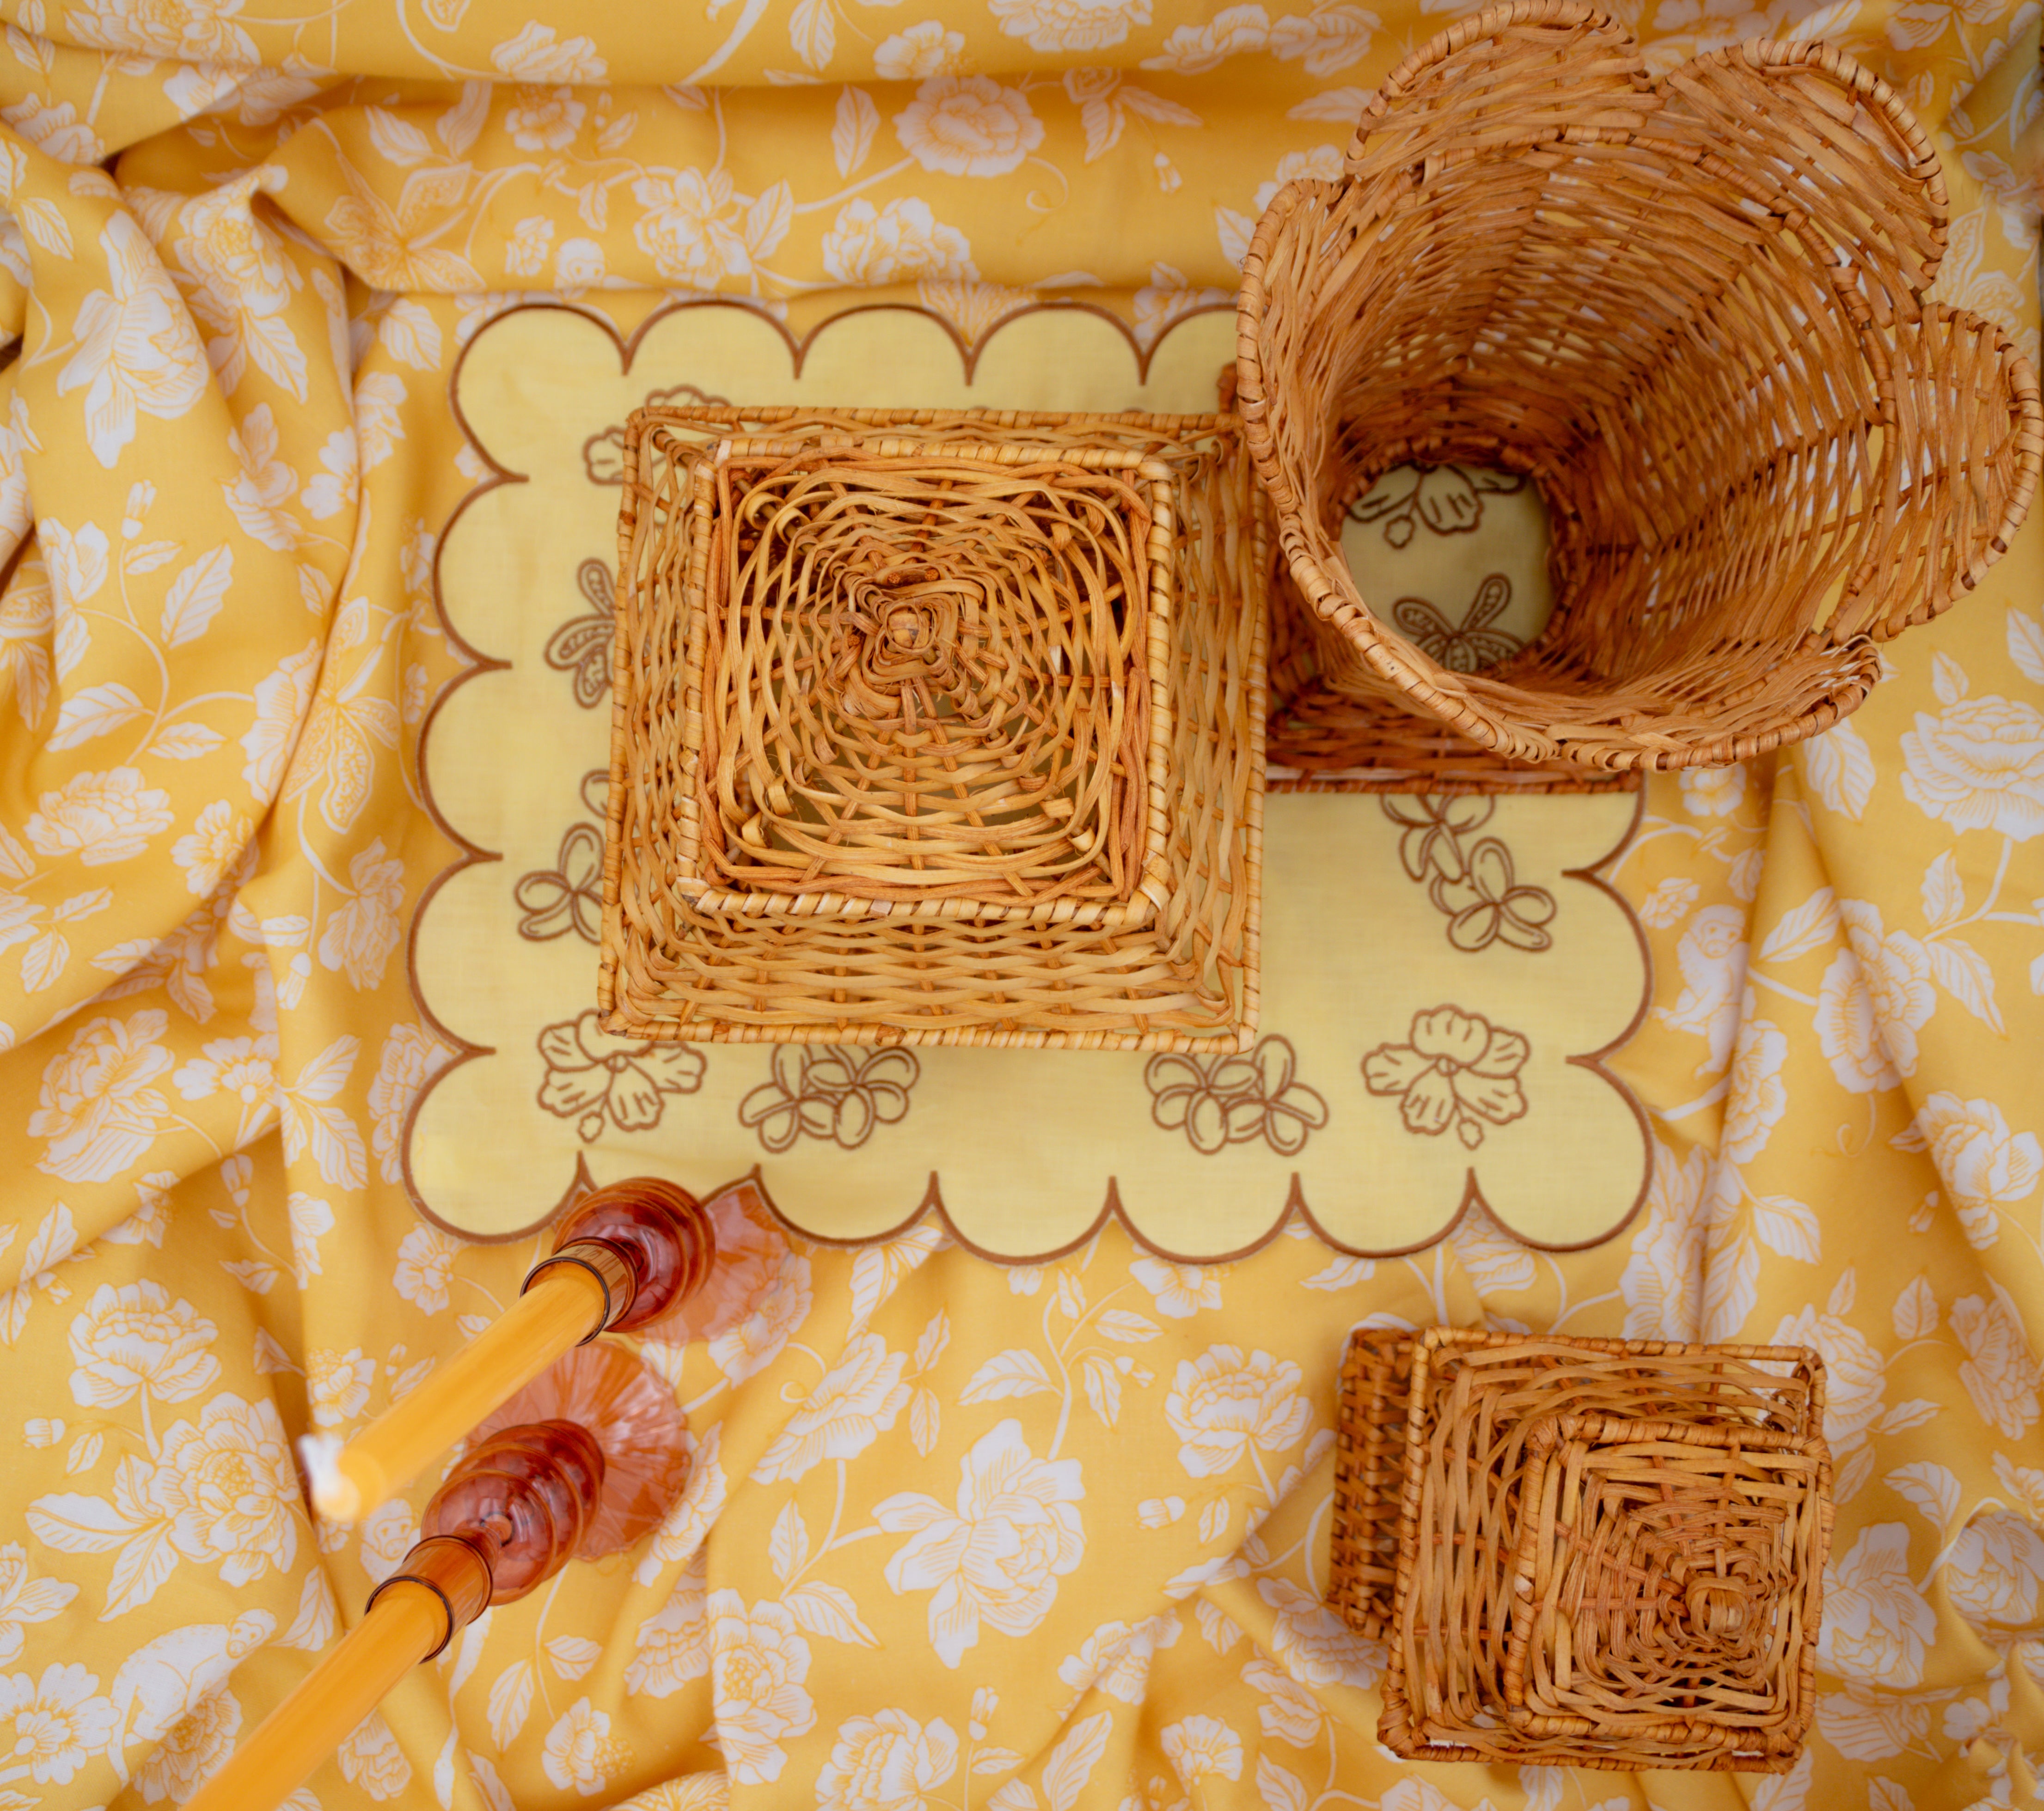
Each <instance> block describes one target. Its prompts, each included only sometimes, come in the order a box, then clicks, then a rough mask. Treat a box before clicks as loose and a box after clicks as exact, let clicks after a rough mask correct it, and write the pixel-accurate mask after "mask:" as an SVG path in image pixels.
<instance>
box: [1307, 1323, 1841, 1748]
mask: <svg viewBox="0 0 2044 1811" xmlns="http://www.w3.org/2000/svg"><path fill="white" fill-rule="evenodd" d="M1822 1422H1823V1366H1822V1363H1821V1361H1820V1360H1819V1359H1818V1358H1817V1357H1816V1356H1815V1354H1814V1353H1812V1352H1805V1351H1804V1350H1802V1349H1798V1348H1786V1347H1785V1348H1773V1347H1758V1346H1715V1347H1714V1346H1701V1345H1666V1344H1661V1343H1658V1342H1649V1341H1596V1340H1572V1339H1566V1338H1561V1337H1546V1338H1543V1337H1521V1336H1516V1335H1508V1334H1493V1333H1462V1332H1457V1331H1454V1330H1452V1329H1445V1328H1435V1329H1430V1330H1429V1331H1428V1332H1427V1333H1424V1334H1422V1335H1421V1336H1420V1337H1418V1338H1414V1337H1411V1336H1409V1335H1403V1334H1386V1333H1363V1334H1358V1336H1357V1337H1356V1338H1355V1339H1354V1341H1351V1343H1350V1349H1349V1354H1348V1358H1347V1364H1346V1365H1345V1367H1344V1374H1343V1397H1342V1429H1341V1436H1340V1460H1339V1465H1338V1468H1337V1477H1336V1485H1335V1530H1334V1561H1335V1583H1334V1586H1333V1588H1332V1590H1331V1592H1330V1597H1331V1601H1332V1602H1334V1604H1335V1607H1336V1608H1337V1609H1338V1610H1340V1611H1341V1612H1342V1613H1343V1615H1344V1616H1345V1617H1347V1619H1348V1621H1350V1624H1351V1625H1353V1626H1354V1627H1355V1628H1356V1629H1358V1631H1359V1632H1360V1633H1362V1634H1364V1635H1366V1636H1369V1637H1370V1638H1372V1639H1377V1640H1385V1641H1386V1642H1387V1643H1388V1644H1389V1664H1388V1667H1387V1671H1386V1676H1385V1709H1384V1715H1383V1719H1382V1721H1381V1724H1380V1725H1379V1735H1380V1736H1381V1739H1382V1740H1383V1741H1384V1742H1385V1745H1386V1746H1387V1747H1389V1748H1391V1749H1392V1750H1393V1752H1396V1753H1397V1754H1400V1755H1404V1756H1407V1757H1408V1758H1410V1759H1427V1760H1485V1761H1494V1762H1507V1761H1509V1762H1516V1763H1521V1764H1537V1765H1556V1766H1575V1767H1608V1768H1634V1767H1712V1768H1723V1769H1731V1770H1738V1771H1782V1770H1784V1769H1785V1768H1787V1767H1789V1766H1791V1765H1792V1764H1793V1763H1794V1761H1795V1759H1796V1754H1797V1752H1798V1751H1799V1750H1800V1747H1801V1745H1802V1741H1803V1737H1804V1733H1805V1732H1806V1731H1807V1729H1808V1725H1809V1721H1810V1717H1811V1713H1812V1706H1813V1702H1814V1699H1813V1695H1812V1690H1813V1688H1812V1676H1813V1671H1814V1667H1815V1644H1816V1636H1817V1626H1818V1621H1819V1616H1820V1613H1821V1610H1822V1601H1823V1600H1822V1591H1823V1567H1824V1559H1825V1556H1826V1553H1827V1550H1828V1547H1829V1541H1830V1531H1831V1517H1832V1510H1831V1501H1830V1494H1831V1466H1830V1458H1829V1454H1828V1451H1827V1448H1826V1447H1825V1445H1824V1443H1823V1437H1822V1436H1821V1434H1820V1433H1819V1429H1820V1427H1821V1425H1822ZM1400 1423H1402V1427H1401V1425H1400ZM1401 1436H1402V1437H1401Z"/></svg>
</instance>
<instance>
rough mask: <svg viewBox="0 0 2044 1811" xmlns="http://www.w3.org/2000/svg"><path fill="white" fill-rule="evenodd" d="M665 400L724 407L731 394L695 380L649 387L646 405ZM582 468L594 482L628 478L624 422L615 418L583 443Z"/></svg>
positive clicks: (700, 406)
mask: <svg viewBox="0 0 2044 1811" xmlns="http://www.w3.org/2000/svg"><path fill="white" fill-rule="evenodd" d="M663 404H665V405H667V406H668V407H670V408H673V407H674V406H677V405H679V406H681V407H682V408H697V409H724V408H728V407H729V406H730V404H731V398H730V397H725V396H712V395H711V394H709V392H708V391H707V390H700V389H697V388H696V386H694V384H670V385H669V386H667V389H656V390H649V391H647V394H646V406H647V408H648V409H657V408H659V407H660V406H661V405H663ZM582 470H584V471H586V472H587V473H588V474H589V482H590V483H591V484H619V485H621V484H622V483H624V423H623V422H621V421H619V422H614V423H613V424H612V425H611V426H609V427H608V428H605V429H604V431H603V432H601V434H592V435H590V437H589V438H588V439H586V440H585V441H583V442H582Z"/></svg>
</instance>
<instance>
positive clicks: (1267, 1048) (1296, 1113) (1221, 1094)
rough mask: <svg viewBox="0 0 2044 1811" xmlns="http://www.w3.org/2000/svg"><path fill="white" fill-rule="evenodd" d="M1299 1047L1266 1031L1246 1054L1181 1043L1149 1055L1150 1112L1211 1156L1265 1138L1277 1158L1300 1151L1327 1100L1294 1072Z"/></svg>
mask: <svg viewBox="0 0 2044 1811" xmlns="http://www.w3.org/2000/svg"><path fill="white" fill-rule="evenodd" d="M1297 1069H1298V1057H1297V1053H1296V1052H1295V1051H1294V1050H1293V1048H1292V1046H1291V1044H1290V1042H1289V1041H1288V1040H1286V1039H1285V1038H1262V1039H1261V1040H1259V1041H1258V1044H1257V1046H1256V1048H1255V1049H1253V1050H1251V1051H1250V1052H1249V1053H1248V1054H1247V1055H1246V1056H1238V1057H1231V1056H1217V1057H1195V1056H1189V1055H1186V1054H1185V1053H1181V1052H1179V1051H1177V1050H1170V1051H1166V1052H1165V1053H1162V1055H1159V1056H1155V1057H1151V1059H1150V1062H1149V1065H1148V1066H1147V1068H1146V1069H1144V1070H1143V1086H1144V1087H1146V1088H1148V1089H1149V1090H1150V1095H1151V1099H1150V1117H1151V1118H1152V1119H1154V1120H1155V1122H1157V1123H1158V1125H1159V1126H1162V1127H1163V1128H1164V1130H1166V1131H1167V1132H1176V1131H1181V1130H1182V1131H1183V1132H1184V1133H1185V1138H1186V1140H1187V1141H1188V1142H1189V1144H1190V1145H1192V1147H1193V1149H1194V1150H1196V1151H1198V1152H1200V1153H1202V1154H1203V1155H1204V1156H1207V1157H1212V1156H1214V1155H1215V1154H1216V1153H1217V1152H1220V1151H1223V1150H1225V1149H1227V1148H1228V1146H1229V1145H1246V1144H1251V1143H1253V1142H1254V1141H1255V1140H1257V1139H1258V1138H1261V1139H1262V1140H1263V1141H1264V1142H1265V1143H1266V1144H1267V1145H1270V1148H1271V1149H1273V1150H1274V1151H1275V1152H1277V1154H1278V1155H1279V1156H1280V1157H1297V1155H1298V1153H1300V1152H1301V1151H1302V1150H1304V1149H1305V1148H1306V1140H1307V1139H1308V1138H1309V1137H1310V1136H1311V1135H1312V1134H1313V1133H1315V1132H1317V1131H1318V1130H1320V1128H1321V1127H1322V1126H1325V1125H1326V1124H1327V1102H1326V1101H1324V1099H1321V1098H1320V1095H1319V1094H1317V1093H1316V1092H1315V1091H1314V1090H1313V1089H1312V1088H1308V1087H1307V1086H1306V1084H1304V1082H1302V1081H1300V1080H1297V1079H1296V1077H1297Z"/></svg>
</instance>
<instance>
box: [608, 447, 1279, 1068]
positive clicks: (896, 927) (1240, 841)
mask: <svg viewBox="0 0 2044 1811" xmlns="http://www.w3.org/2000/svg"><path fill="white" fill-rule="evenodd" d="M624 469H625V496H624V506H623V509H622V511H621V516H620V519H619V539H620V550H621V581H620V585H619V588H618V611H617V638H616V642H615V645H614V650H613V693H614V700H615V703H614V708H613V739H612V758H611V779H610V791H609V833H608V836H607V838H606V842H605V858H604V860H605V867H604V928H603V942H602V949H601V967H600V969H599V971H598V983H597V986H598V1003H599V1005H600V1007H601V1010H602V1011H603V1014H604V1023H605V1025H606V1026H607V1027H608V1028H609V1029H610V1030H614V1031H617V1032H621V1033H624V1034H630V1035H632V1036H636V1037H640V1038H662V1039H685V1040H701V1041H713V1042H818V1043H837V1044H861V1045H878V1044H893V1043H934V1044H978V1045H996V1046H1082V1047H1087V1048H1103V1049H1176V1050H1185V1051H1216V1052H1218V1051H1234V1050H1237V1049H1246V1048H1247V1046H1248V1045H1249V1043H1250V1042H1252V1041H1253V1034H1254V1026H1255V1021H1256V1003H1257V979H1258V887H1259V882H1258V872H1259V869H1260V867H1261V863H1262V804H1263V715H1264V706H1265V699H1264V668H1265V640H1264V636H1265V622H1264V608H1265V605H1264V600H1265V588H1266V581H1267V576H1268V572H1267V569H1268V566H1269V561H1270V540H1269V535H1268V528H1267V520H1268V519H1267V513H1266V510H1267V506H1266V504H1265V502H1264V501H1263V499H1262V495H1261V493H1260V491H1259V489H1258V486H1257V485H1256V482H1255V478H1254V473H1253V472H1252V470H1251V466H1250V463H1249V459H1248V456H1247V451H1246V449H1245V447H1244V446H1243V439H1242V430H1241V424H1240V422H1239V420H1236V419H1235V417H1233V416H1223V415H1215V416H1147V415H1139V414H1129V415H1114V416H1109V415H1100V416H1072V415H1051V414H1033V415H1032V414H1017V413H1007V412H1001V413H994V412H984V411H958V412H939V411H928V410H923V411H905V410H842V411H836V410H797V409H787V408H780V409H713V408H702V409H643V410H641V411H640V412H638V413H637V414H636V415H635V416H633V417H632V421H631V423H630V424H629V425H628V430H627V436H626V451H625V468H624Z"/></svg>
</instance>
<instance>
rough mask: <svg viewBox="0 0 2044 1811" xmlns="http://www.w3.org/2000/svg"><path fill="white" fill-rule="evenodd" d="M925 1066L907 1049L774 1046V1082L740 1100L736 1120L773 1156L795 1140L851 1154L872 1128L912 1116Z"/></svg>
mask: <svg viewBox="0 0 2044 1811" xmlns="http://www.w3.org/2000/svg"><path fill="white" fill-rule="evenodd" d="M922 1072H923V1066H922V1065H921V1064H920V1063H919V1062H917V1061H916V1058H915V1056H914V1054H913V1053H912V1052H910V1051H908V1050H903V1049H888V1050H852V1049H816V1047H814V1046H808V1045H798V1044H781V1045H777V1046H775V1047H774V1079H773V1080H771V1081H768V1082H763V1083H762V1084H760V1085H759V1087H758V1088H755V1089H753V1091H752V1092H751V1093H750V1094H748V1095H746V1097H745V1098H744V1099H743V1100H741V1101H740V1103H738V1122H739V1123H740V1125H741V1126H747V1127H748V1128H749V1129H750V1130H753V1131H755V1132H757V1133H758V1134H759V1141H760V1143H761V1144H763V1145H765V1146H766V1147H767V1149H768V1150H770V1151H785V1150H787V1149H790V1148H791V1147H792V1146H793V1145H794V1143H795V1141H797V1139H799V1138H828V1139H830V1140H831V1141H832V1142H833V1143H836V1144H839V1145H843V1147H844V1148H845V1149H847V1150H848V1151H855V1150H857V1149H859V1146H860V1145H863V1144H864V1143H865V1142H866V1140H867V1139H868V1138H871V1137H872V1136H873V1131H874V1127H875V1126H893V1125H898V1124H899V1123H900V1122H901V1121H902V1120H903V1119H905V1118H907V1117H908V1115H909V1090H910V1089H911V1088H914V1087H915V1085H916V1080H917V1079H918V1078H919V1077H920V1076H921V1074H922Z"/></svg>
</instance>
